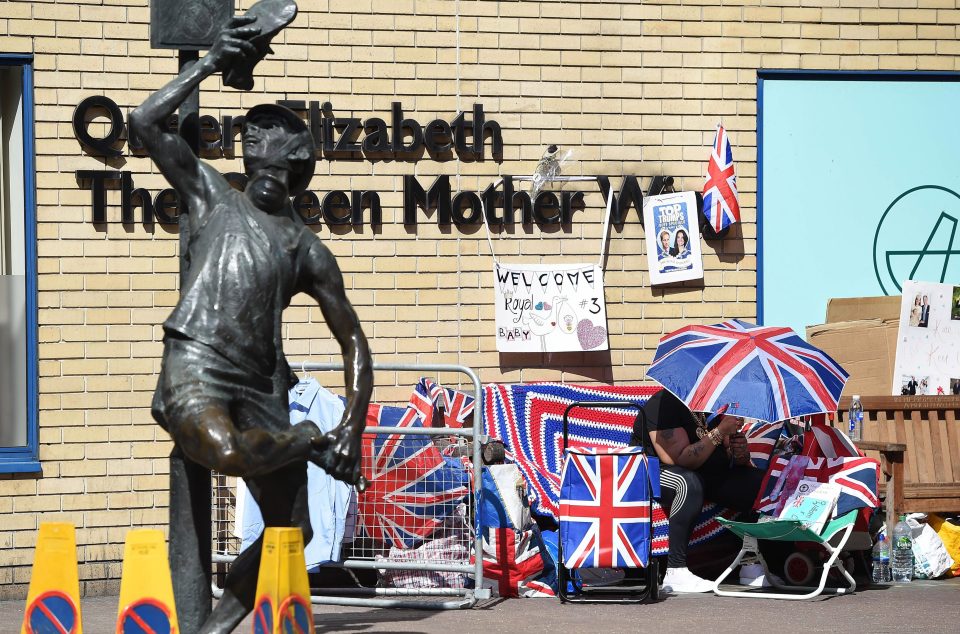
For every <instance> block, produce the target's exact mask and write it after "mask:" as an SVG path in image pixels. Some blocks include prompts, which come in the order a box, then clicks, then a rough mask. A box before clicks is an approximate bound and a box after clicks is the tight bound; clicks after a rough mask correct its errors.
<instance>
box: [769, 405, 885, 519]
mask: <svg viewBox="0 0 960 634" xmlns="http://www.w3.org/2000/svg"><path fill="white" fill-rule="evenodd" d="M842 436H843V433H842V432H840V431H839V430H837V429H835V428H833V427H827V426H825V425H822V424H819V423H814V424H813V425H812V428H811V430H810V431H809V432H807V433H805V434H804V438H803V452H802V453H801V455H803V456H806V457H807V458H809V463H808V464H807V466H806V469H805V470H804V474H803V479H804V480H812V481H815V482H832V483H835V484H838V485H840V497H839V499H838V500H837V506H836V508H835V509H834V513H833V516H834V517H839V516H841V515H844V514H845V513H847V512H849V511H852V510H853V509H862V508H877V507H879V506H880V499H879V498H878V497H877V483H878V482H879V481H880V463H879V462H877V461H876V460H874V459H873V458H867V457H866V456H864V455H862V454H861V453H860V452H859V451H857V449H856V448H855V447H854V446H853V445H852V444H850V441H849V440H846V439H845V438H841V437H842ZM831 455H832V457H828V456H831ZM789 462H790V459H789V458H783V457H779V456H778V457H776V458H774V459H773V461H772V462H771V464H770V468H769V469H768V470H767V473H766V475H765V476H764V479H763V484H761V486H760V493H759V494H758V495H757V501H756V502H755V503H754V509H755V510H757V511H760V512H761V513H772V512H773V511H774V509H776V507H777V503H778V501H779V500H780V496H784V495H786V496H789V495H790V494H791V493H792V492H791V491H781V490H780V488H781V487H778V486H777V483H778V481H779V480H780V476H781V474H782V473H783V471H784V469H786V467H787V465H788V464H789ZM778 492H779V495H777V493H778Z"/></svg>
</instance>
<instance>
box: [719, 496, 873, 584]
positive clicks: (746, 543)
mask: <svg viewBox="0 0 960 634" xmlns="http://www.w3.org/2000/svg"><path fill="white" fill-rule="evenodd" d="M857 514H858V509H854V510H852V511H850V512H848V513H846V514H845V515H842V516H840V517H838V518H835V519H833V520H832V521H830V522H829V523H828V524H827V525H826V527H824V529H823V531H821V533H820V534H817V533H814V532H813V531H810V530H808V529H806V528H804V527H803V525H802V524H801V523H800V522H797V521H794V520H775V521H773V522H765V523H761V524H751V523H745V522H733V521H730V520H726V519H724V518H718V520H719V521H720V522H721V523H722V524H723V525H724V526H725V527H726V528H728V529H729V530H730V531H732V532H733V533H735V534H736V535H738V536H740V537H742V538H743V546H742V547H741V548H740V552H739V553H738V554H737V557H736V559H734V560H733V563H731V564H730V565H729V566H728V567H727V569H726V570H725V571H723V574H721V575H720V576H719V577H717V580H716V581H715V582H714V583H713V592H714V594H716V595H717V596H721V597H749V598H753V599H787V600H793V601H803V600H806V599H812V598H814V597H817V596H820V595H821V594H837V595H839V594H852V593H853V592H855V591H856V589H857V582H856V581H854V580H853V577H851V576H850V573H849V572H847V569H846V568H845V567H844V565H843V563H842V562H840V561H839V557H840V552H841V551H842V550H843V547H844V546H845V545H846V543H847V540H848V539H849V538H850V534H851V533H852V532H853V525H854V522H855V521H856V518H857ZM758 526H762V527H764V529H765V530H764V531H763V532H768V531H770V530H774V529H777V528H782V529H783V532H782V533H781V534H780V535H777V536H769V535H768V536H765V537H761V536H759V535H756V534H751V533H757V532H759V531H758V530H757V529H756V528H751V527H758ZM835 538H836V539H835ZM760 539H771V540H774V541H805V542H813V543H816V544H818V545H820V546H822V547H823V548H824V549H826V551H827V553H828V554H829V557H828V559H827V561H826V562H824V564H823V573H822V574H821V575H820V582H819V584H818V585H817V586H788V585H784V584H781V583H778V582H776V581H774V580H773V579H772V578H771V577H770V575H769V574H768V572H769V569H768V567H767V562H766V561H765V560H764V559H763V555H762V554H761V553H760V549H759V548H758V541H759V540H760ZM831 542H833V543H831ZM747 553H753V554H755V555H756V556H757V557H758V558H759V560H760V564H761V565H762V566H763V572H764V577H765V578H768V579H770V582H771V584H772V586H773V587H774V588H775V591H773V592H758V591H757V590H756V589H755V588H753V589H749V590H723V589H721V588H720V584H721V583H723V581H724V579H726V578H727V577H729V576H730V574H731V573H733V571H734V570H735V569H736V567H737V566H738V565H740V561H741V560H742V559H743V556H744V555H746V554H747ZM834 568H836V569H837V570H839V571H840V573H841V575H842V576H843V577H844V578H845V579H846V581H847V586H845V587H838V588H827V587H826V585H827V576H828V575H829V574H830V571H831V570H832V569H834ZM787 590H791V591H792V592H785V591H787Z"/></svg>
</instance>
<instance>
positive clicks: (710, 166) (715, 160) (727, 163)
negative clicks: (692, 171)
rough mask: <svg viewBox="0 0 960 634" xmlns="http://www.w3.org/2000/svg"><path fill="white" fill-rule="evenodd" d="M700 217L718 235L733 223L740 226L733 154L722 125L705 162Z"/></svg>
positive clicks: (728, 138)
mask: <svg viewBox="0 0 960 634" xmlns="http://www.w3.org/2000/svg"><path fill="white" fill-rule="evenodd" d="M703 215H704V216H705V217H706V218H707V222H709V223H710V226H711V227H712V228H713V230H714V231H716V232H718V233H719V232H720V231H723V230H724V229H726V228H727V227H729V226H730V225H732V224H733V223H735V222H740V201H739V200H738V199H737V172H736V170H735V169H734V167H733V150H732V149H731V148H730V137H729V136H727V131H726V130H724V129H723V126H722V125H720V126H717V136H716V138H715V139H714V142H713V148H712V149H711V150H710V160H709V161H708V162H707V180H706V182H705V183H704V184H703Z"/></svg>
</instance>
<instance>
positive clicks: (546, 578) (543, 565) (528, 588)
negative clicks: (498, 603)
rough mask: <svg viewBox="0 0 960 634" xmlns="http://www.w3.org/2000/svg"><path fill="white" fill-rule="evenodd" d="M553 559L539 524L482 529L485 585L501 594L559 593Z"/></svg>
mask: <svg viewBox="0 0 960 634" xmlns="http://www.w3.org/2000/svg"><path fill="white" fill-rule="evenodd" d="M551 583H552V584H554V585H555V584H556V571H555V570H554V569H553V560H552V559H551V558H550V556H549V554H547V552H546V546H545V545H544V543H543V539H542V537H541V536H540V531H539V530H538V529H537V527H536V526H532V527H530V528H529V529H527V530H517V529H514V528H492V527H491V528H484V529H483V585H484V587H489V588H492V589H493V590H494V591H495V592H496V593H497V594H499V596H501V597H552V596H556V592H555V591H554V589H553V587H552V585H551Z"/></svg>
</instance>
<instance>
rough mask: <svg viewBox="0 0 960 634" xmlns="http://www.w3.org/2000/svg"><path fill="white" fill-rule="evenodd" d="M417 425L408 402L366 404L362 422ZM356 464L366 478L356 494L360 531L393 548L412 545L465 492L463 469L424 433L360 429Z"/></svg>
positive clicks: (466, 479)
mask: <svg viewBox="0 0 960 634" xmlns="http://www.w3.org/2000/svg"><path fill="white" fill-rule="evenodd" d="M373 426H381V427H384V426H385V427H422V426H423V423H422V422H421V419H420V416H419V414H418V413H417V412H416V410H415V409H414V408H412V407H407V408H400V407H389V406H384V405H376V404H375V405H371V406H370V407H369V409H368V412H367V427H368V428H369V427H373ZM361 469H362V471H363V475H364V477H366V479H367V480H368V481H369V482H370V485H369V486H368V487H367V489H366V490H365V491H364V492H363V493H360V494H359V495H358V497H357V515H358V520H359V523H360V525H361V527H362V529H363V531H364V532H365V533H366V534H367V535H368V536H370V537H372V538H373V539H375V540H377V541H380V542H383V543H385V544H389V545H391V546H395V547H397V548H413V547H415V546H416V545H417V544H418V543H419V542H420V541H422V539H423V538H424V537H427V536H428V535H430V534H431V533H433V532H434V530H436V528H437V527H438V526H440V524H442V522H443V520H444V518H445V517H447V516H448V515H450V513H452V512H453V511H454V510H455V509H456V507H457V505H458V504H459V502H460V500H462V499H463V498H464V497H465V496H466V495H467V494H468V493H469V485H470V478H469V474H468V473H467V472H466V471H465V470H464V469H463V468H462V466H461V465H460V463H459V462H457V461H454V460H452V459H445V458H444V457H443V456H442V455H441V454H440V451H439V450H438V449H437V447H436V445H434V444H433V441H432V440H430V438H429V437H426V436H404V435H399V434H378V433H375V432H369V431H368V432H365V433H364V435H363V457H362V463H361Z"/></svg>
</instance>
